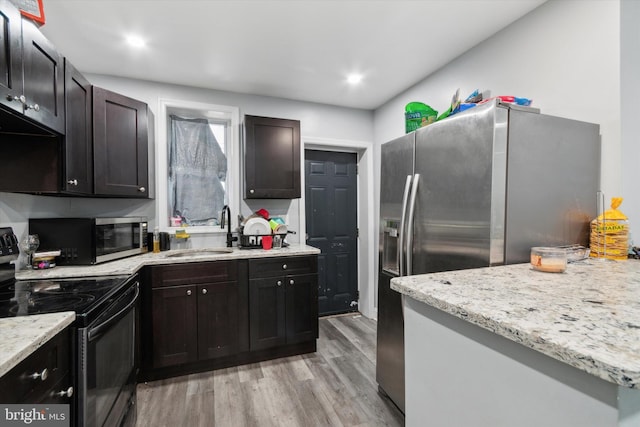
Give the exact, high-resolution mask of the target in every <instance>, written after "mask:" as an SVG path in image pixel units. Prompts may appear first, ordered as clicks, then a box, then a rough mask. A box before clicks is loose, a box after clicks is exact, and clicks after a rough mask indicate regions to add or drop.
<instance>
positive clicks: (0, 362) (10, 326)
mask: <svg viewBox="0 0 640 427" xmlns="http://www.w3.org/2000/svg"><path fill="white" fill-rule="evenodd" d="M75 318H76V314H75V313H74V312H63V313H50V314H38V315H34V316H21V317H9V318H4V319H0V346H1V347H0V348H1V351H0V377H1V376H3V375H4V374H6V373H7V372H9V371H10V370H11V369H12V368H13V367H14V366H16V365H17V364H18V363H20V362H21V361H22V360H23V359H25V358H26V357H27V356H29V355H30V354H31V353H33V352H34V351H36V350H37V349H38V348H40V347H41V346H42V345H43V344H44V343H46V342H47V341H49V340H50V339H51V338H53V337H54V336H56V334H58V332H60V331H62V330H63V329H64V328H66V327H67V326H69V325H70V324H71V323H73V321H74V320H75Z"/></svg>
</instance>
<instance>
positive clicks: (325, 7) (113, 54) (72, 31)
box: [42, 0, 545, 109]
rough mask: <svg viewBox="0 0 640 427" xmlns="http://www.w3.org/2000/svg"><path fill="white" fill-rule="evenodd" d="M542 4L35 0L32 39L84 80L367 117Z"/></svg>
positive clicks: (523, 0) (511, 0) (526, 0)
mask: <svg viewBox="0 0 640 427" xmlns="http://www.w3.org/2000/svg"><path fill="white" fill-rule="evenodd" d="M544 1H545V0H410V1H404V0H395V1H394V0H44V1H43V3H44V12H45V18H46V24H45V25H44V26H43V27H42V31H43V33H44V34H45V35H46V36H47V38H48V39H49V40H51V41H52V42H53V43H54V45H55V46H56V47H57V48H58V49H59V50H60V51H61V52H62V53H63V54H64V55H65V56H66V57H67V58H69V59H70V60H71V62H72V63H73V64H74V65H75V66H76V68H78V69H79V70H80V71H81V72H83V73H97V74H108V75H114V76H122V77H129V78H135V79H144V80H152V81H159V82H166V83H175V84H182V85H189V86H196V87H203V88H211V89H219V90H226V91H232V92H240V93H250V94H256V95H267V96H275V97H280V98H288V99H295V100H303V101H311V102H320V103H326V104H332V105H340V106H347V107H356V108H364V109H374V108H376V107H378V106H380V105H381V104H383V103H384V102H386V101H388V100H389V99H391V98H392V97H393V96H394V95H397V94H398V93H400V92H402V91H403V90H405V89H407V88H409V87H411V86H412V85H413V84H415V83H417V82H419V81H420V80H422V79H423V78H424V77H426V76H428V75H429V74H430V73H432V72H434V71H436V70H437V69H438V68H440V67H442V66H443V65H445V64H446V63H448V62H449V61H451V60H452V59H454V58H455V57H457V56H459V55H460V54H462V53H463V52H465V51H467V50H468V49H470V48H471V47H473V46H475V45H476V44H478V43H480V42H481V41H483V40H485V39H486V38H488V37H490V36H491V35H492V34H495V33H496V32H498V31H499V30H500V29H502V28H504V27H506V26H507V25H509V24H510V23H512V22H513V21H515V20H517V19H518V18H520V17H521V16H523V15H525V14H527V13H528V12H530V11H531V10H533V9H534V8H536V7H538V6H539V5H541V4H542V3H544ZM128 34H137V35H139V36H141V37H143V38H144V39H146V40H147V46H146V47H145V48H143V49H140V50H134V49H131V48H130V47H129V46H127V44H126V43H125V41H124V40H125V36H126V35H128ZM353 72H356V73H361V74H362V75H363V76H364V80H363V81H362V83H361V84H360V85H358V86H355V87H349V86H348V85H347V84H346V75H347V74H348V73H353Z"/></svg>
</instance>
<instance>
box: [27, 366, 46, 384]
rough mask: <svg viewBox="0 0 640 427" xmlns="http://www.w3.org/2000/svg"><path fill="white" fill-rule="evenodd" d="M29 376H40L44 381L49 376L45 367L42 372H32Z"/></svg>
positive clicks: (32, 377)
mask: <svg viewBox="0 0 640 427" xmlns="http://www.w3.org/2000/svg"><path fill="white" fill-rule="evenodd" d="M29 378H31V379H34V380H37V379H38V378H40V380H41V381H46V380H47V378H49V370H48V369H47V368H44V369H43V370H42V372H34V373H33V374H31V375H29Z"/></svg>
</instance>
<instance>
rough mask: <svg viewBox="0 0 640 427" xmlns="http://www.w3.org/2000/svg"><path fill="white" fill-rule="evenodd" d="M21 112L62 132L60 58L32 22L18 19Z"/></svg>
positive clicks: (62, 72)
mask: <svg viewBox="0 0 640 427" xmlns="http://www.w3.org/2000/svg"><path fill="white" fill-rule="evenodd" d="M22 51H23V61H24V63H23V72H24V96H25V98H26V103H25V105H24V109H25V110H24V114H25V115H26V116H27V117H30V118H32V119H33V120H35V121H37V122H39V123H42V124H44V125H45V126H47V127H49V128H51V129H53V130H55V131H56V132H59V133H64V58H63V56H62V55H61V54H60V53H58V51H57V50H56V48H55V46H53V44H52V43H51V42H50V41H49V40H47V38H46V37H45V36H44V35H43V34H42V33H41V32H40V30H39V29H38V27H36V25H35V24H34V23H33V22H32V21H30V20H28V19H23V20H22Z"/></svg>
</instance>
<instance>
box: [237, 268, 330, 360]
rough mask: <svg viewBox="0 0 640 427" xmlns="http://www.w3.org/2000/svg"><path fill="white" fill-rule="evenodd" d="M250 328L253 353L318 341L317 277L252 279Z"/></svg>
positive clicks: (288, 276) (250, 289) (289, 276)
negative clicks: (254, 351) (281, 346)
mask: <svg viewBox="0 0 640 427" xmlns="http://www.w3.org/2000/svg"><path fill="white" fill-rule="evenodd" d="M249 325H250V331H249V343H250V344H249V346H250V348H251V349H252V350H261V349H265V348H270V347H276V346H280V345H285V344H295V343H299V342H303V341H311V340H314V339H316V338H317V336H318V279H317V276H316V275H315V274H301V275H287V276H281V277H269V278H265V279H251V280H250V281H249Z"/></svg>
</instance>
